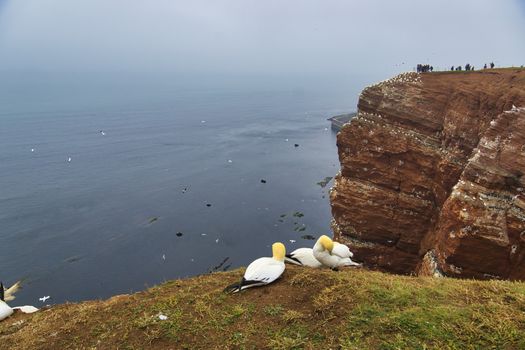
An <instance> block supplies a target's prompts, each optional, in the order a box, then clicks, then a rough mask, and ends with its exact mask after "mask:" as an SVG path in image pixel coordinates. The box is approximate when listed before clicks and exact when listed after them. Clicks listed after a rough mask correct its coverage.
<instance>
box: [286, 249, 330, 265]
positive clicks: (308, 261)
mask: <svg viewBox="0 0 525 350" xmlns="http://www.w3.org/2000/svg"><path fill="white" fill-rule="evenodd" d="M284 259H285V261H286V262H288V263H290V264H294V265H300V266H308V267H313V268H320V267H323V264H321V263H320V262H319V260H317V259H316V258H315V256H314V251H313V249H312V248H299V249H296V250H294V251H293V252H291V253H290V254H286V256H285V258H284Z"/></svg>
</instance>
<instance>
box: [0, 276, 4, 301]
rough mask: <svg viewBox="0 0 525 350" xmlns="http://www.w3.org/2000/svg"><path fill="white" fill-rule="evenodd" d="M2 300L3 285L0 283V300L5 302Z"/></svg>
mask: <svg viewBox="0 0 525 350" xmlns="http://www.w3.org/2000/svg"><path fill="white" fill-rule="evenodd" d="M4 298H5V296H4V284H3V283H2V281H0V300H2V301H5V300H4Z"/></svg>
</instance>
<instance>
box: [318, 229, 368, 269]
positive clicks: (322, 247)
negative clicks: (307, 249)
mask: <svg viewBox="0 0 525 350" xmlns="http://www.w3.org/2000/svg"><path fill="white" fill-rule="evenodd" d="M313 253H314V257H315V258H316V259H317V260H319V262H320V263H322V264H323V265H325V266H328V267H329V268H331V269H334V270H336V269H337V268H339V267H341V266H361V264H359V263H356V262H354V261H352V259H350V258H351V257H353V256H354V254H352V252H351V251H350V249H349V248H348V247H347V246H346V245H344V244H341V243H338V242H334V241H332V240H331V239H330V237H328V236H325V235H322V236H321V237H319V239H318V240H317V242H316V243H315V245H314V248H313Z"/></svg>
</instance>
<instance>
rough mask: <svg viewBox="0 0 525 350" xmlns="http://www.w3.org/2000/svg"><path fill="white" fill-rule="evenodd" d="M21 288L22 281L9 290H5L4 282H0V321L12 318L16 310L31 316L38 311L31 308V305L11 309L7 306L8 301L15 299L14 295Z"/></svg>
mask: <svg viewBox="0 0 525 350" xmlns="http://www.w3.org/2000/svg"><path fill="white" fill-rule="evenodd" d="M19 288H20V281H19V282H16V283H15V284H13V285H12V286H11V287H10V288H8V289H5V288H4V285H3V284H2V282H0V321H2V320H3V319H6V318H8V317H9V316H11V315H12V314H13V312H14V310H17V309H18V310H20V311H22V312H23V313H25V314H30V313H33V312H36V311H38V309H37V308H36V307H34V306H29V305H24V306H17V307H10V306H9V305H7V303H6V301H10V300H13V299H15V296H14V294H15V293H16V292H17V291H18V289H19Z"/></svg>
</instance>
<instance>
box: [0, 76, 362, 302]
mask: <svg viewBox="0 0 525 350" xmlns="http://www.w3.org/2000/svg"><path fill="white" fill-rule="evenodd" d="M4 78H5V79H3V82H4V83H6V84H2V85H1V90H0V102H1V104H0V168H1V171H0V185H1V186H0V242H1V244H0V266H1V278H2V280H3V281H4V282H7V284H11V283H13V282H15V281H16V280H18V279H23V282H24V288H23V290H21V291H20V292H19V293H18V296H17V302H16V304H34V305H37V306H38V305H42V303H41V302H39V301H38V298H39V297H42V296H44V295H49V296H51V299H49V300H48V301H47V303H49V302H50V303H60V302H64V301H66V300H68V301H77V300H84V299H93V298H104V297H108V296H111V295H114V294H117V293H127V292H131V291H137V290H141V289H144V288H146V287H147V286H152V285H154V284H157V283H159V282H162V281H164V280H168V279H173V278H179V277H185V276H192V275H196V274H202V273H207V272H208V271H210V270H213V269H214V268H215V267H217V266H218V265H220V264H221V262H224V260H225V259H226V258H228V259H226V261H225V262H224V264H222V265H221V266H220V267H219V268H218V270H222V269H224V268H236V267H238V266H241V265H246V264H247V263H249V262H250V261H251V260H253V259H254V258H256V257H259V256H267V255H269V254H271V251H270V245H271V244H272V243H273V242H274V241H282V242H284V243H285V244H286V246H287V247H288V248H289V249H294V248H298V247H302V246H311V245H313V243H314V241H312V240H310V239H304V238H301V237H304V236H305V235H311V236H314V237H317V236H318V235H320V234H322V233H327V232H329V224H330V206H329V199H328V189H329V187H330V186H331V184H332V183H329V184H328V186H326V187H325V188H323V187H321V186H320V185H319V184H317V182H319V181H321V180H323V179H324V178H325V177H333V176H334V175H335V174H336V173H337V171H338V170H339V163H338V159H337V147H336V135H335V133H334V132H332V131H331V130H330V123H329V122H328V121H327V120H326V118H328V117H330V116H332V115H335V114H338V113H344V112H347V111H351V110H353V109H355V102H356V98H357V93H358V90H359V88H358V87H349V86H331V87H329V86H330V84H321V83H320V82H318V86H316V85H315V84H311V85H308V84H297V85H296V86H294V84H291V83H288V84H281V83H279V84H277V83H276V84H275V86H274V87H272V86H271V84H261V85H256V84H255V83H253V85H250V83H249V82H243V83H240V84H237V85H235V84H228V83H227V82H224V84H221V83H220V82H216V83H213V84H204V85H203V86H200V87H199V86H197V85H198V84H194V85H191V84H185V83H183V82H180V81H179V82H177V81H176V80H175V79H173V80H172V79H171V78H170V79H168V78H166V79H158V78H155V79H142V78H136V77H133V78H130V77H122V76H121V77H119V78H115V77H112V78H111V79H105V78H103V77H97V78H93V79H91V80H86V79H84V80H83V81H82V82H76V80H75V77H70V78H68V79H64V78H60V79H56V78H53V77H50V76H38V77H29V78H26V79H19V78H18V79H16V80H15V79H14V78H12V79H11V81H9V79H10V78H9V77H4ZM296 144H297V145H298V147H296V146H295V145H296ZM261 180H264V181H266V183H263V182H262V181H261ZM294 214H295V216H294ZM302 215H304V216H302Z"/></svg>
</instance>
